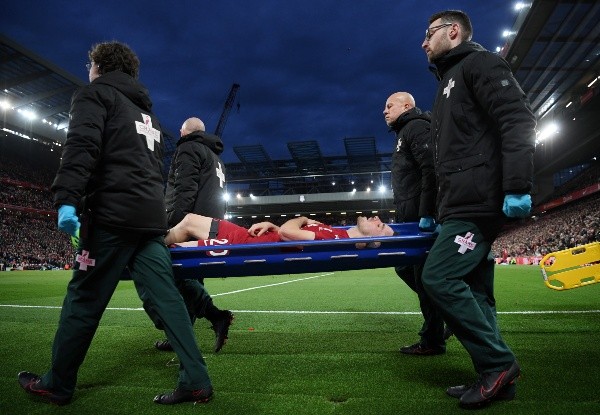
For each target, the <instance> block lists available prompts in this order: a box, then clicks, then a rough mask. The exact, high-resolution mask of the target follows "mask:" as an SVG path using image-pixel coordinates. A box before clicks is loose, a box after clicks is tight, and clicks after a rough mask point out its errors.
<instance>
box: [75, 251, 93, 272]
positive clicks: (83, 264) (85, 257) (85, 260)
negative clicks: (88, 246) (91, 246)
mask: <svg viewBox="0 0 600 415" xmlns="http://www.w3.org/2000/svg"><path fill="white" fill-rule="evenodd" d="M75 261H76V262H79V269H80V270H82V271H87V267H88V266H90V267H93V266H94V265H96V260H95V259H92V258H90V253H89V252H88V251H85V250H84V251H82V252H81V254H77V257H76V258H75Z"/></svg>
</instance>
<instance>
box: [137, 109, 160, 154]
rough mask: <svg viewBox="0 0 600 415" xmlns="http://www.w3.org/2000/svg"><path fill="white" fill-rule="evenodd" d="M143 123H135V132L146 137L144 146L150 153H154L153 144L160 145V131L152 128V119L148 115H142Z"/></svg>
mask: <svg viewBox="0 0 600 415" xmlns="http://www.w3.org/2000/svg"><path fill="white" fill-rule="evenodd" d="M142 119H143V120H144V122H139V121H136V122H135V130H136V131H137V133H138V134H142V135H144V136H146V145H147V146H148V148H149V149H150V151H154V142H155V141H156V142H157V143H160V131H158V130H157V129H156V128H154V127H152V118H150V116H149V115H146V114H144V113H142Z"/></svg>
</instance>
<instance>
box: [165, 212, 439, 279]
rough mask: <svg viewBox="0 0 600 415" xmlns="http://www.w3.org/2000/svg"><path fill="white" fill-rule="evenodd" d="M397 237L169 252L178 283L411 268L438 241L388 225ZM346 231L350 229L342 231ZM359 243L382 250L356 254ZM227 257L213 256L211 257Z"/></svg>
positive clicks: (409, 227)
mask: <svg viewBox="0 0 600 415" xmlns="http://www.w3.org/2000/svg"><path fill="white" fill-rule="evenodd" d="M390 226H391V227H392V229H394V232H395V235H394V236H384V237H379V238H353V239H332V240H326V241H291V242H274V243H260V244H239V245H217V246H202V247H177V248H170V251H171V259H172V262H173V272H174V274H175V278H181V279H198V278H226V277H249V276H262V275H281V274H305V273H313V272H328V271H347V270H357V269H369V268H389V267H395V266H399V265H413V264H416V263H419V262H421V261H424V260H425V257H426V256H427V253H428V252H429V249H430V248H431V246H432V245H433V242H434V241H435V237H436V235H434V234H432V233H430V232H421V231H420V230H419V227H418V224H417V223H416V222H415V223H412V222H410V223H400V224H392V225H390ZM339 228H342V229H347V228H348V227H347V226H346V227H343V226H340V227H339ZM359 242H366V243H373V242H380V243H381V244H380V246H379V247H369V246H367V247H365V248H362V249H359V248H356V247H355V244H356V243H359ZM224 250H227V251H228V252H227V254H226V255H221V256H209V255H208V254H207V251H217V252H219V251H224Z"/></svg>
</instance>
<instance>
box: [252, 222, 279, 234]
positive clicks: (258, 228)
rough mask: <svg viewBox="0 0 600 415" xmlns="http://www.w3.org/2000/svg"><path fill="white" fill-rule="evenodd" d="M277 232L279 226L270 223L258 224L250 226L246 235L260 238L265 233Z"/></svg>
mask: <svg viewBox="0 0 600 415" xmlns="http://www.w3.org/2000/svg"><path fill="white" fill-rule="evenodd" d="M277 231H279V226H277V225H275V224H273V223H271V222H259V223H255V224H254V225H252V226H250V228H249V229H248V234H249V235H250V236H261V235H263V234H265V233H266V232H277Z"/></svg>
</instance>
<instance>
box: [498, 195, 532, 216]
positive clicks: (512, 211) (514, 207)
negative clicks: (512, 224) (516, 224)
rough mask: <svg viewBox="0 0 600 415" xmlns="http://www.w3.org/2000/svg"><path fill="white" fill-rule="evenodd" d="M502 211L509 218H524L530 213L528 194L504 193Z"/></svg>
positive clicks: (529, 197)
mask: <svg viewBox="0 0 600 415" xmlns="http://www.w3.org/2000/svg"><path fill="white" fill-rule="evenodd" d="M502 212H504V214H505V215H506V216H508V217H509V218H526V217H527V216H529V214H530V213H531V196H530V195H527V194H525V195H506V196H504V206H503V207H502Z"/></svg>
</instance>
